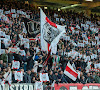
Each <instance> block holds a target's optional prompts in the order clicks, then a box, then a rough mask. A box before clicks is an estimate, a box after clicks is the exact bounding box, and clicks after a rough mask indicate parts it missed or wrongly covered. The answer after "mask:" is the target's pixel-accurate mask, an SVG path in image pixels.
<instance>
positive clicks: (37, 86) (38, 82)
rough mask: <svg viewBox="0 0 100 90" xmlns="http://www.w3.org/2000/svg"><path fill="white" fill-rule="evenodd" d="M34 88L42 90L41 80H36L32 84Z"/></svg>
mask: <svg viewBox="0 0 100 90" xmlns="http://www.w3.org/2000/svg"><path fill="white" fill-rule="evenodd" d="M34 90H43V85H42V82H41V81H36V82H35V84H34Z"/></svg>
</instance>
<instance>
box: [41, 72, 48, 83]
mask: <svg viewBox="0 0 100 90" xmlns="http://www.w3.org/2000/svg"><path fill="white" fill-rule="evenodd" d="M40 81H42V82H46V81H49V76H48V73H40Z"/></svg>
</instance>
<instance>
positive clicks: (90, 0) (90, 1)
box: [85, 0, 93, 2]
mask: <svg viewBox="0 0 100 90" xmlns="http://www.w3.org/2000/svg"><path fill="white" fill-rule="evenodd" d="M85 1H90V2H92V1H93V0H85Z"/></svg>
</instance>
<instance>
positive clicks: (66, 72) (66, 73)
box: [64, 62, 78, 81]
mask: <svg viewBox="0 0 100 90" xmlns="http://www.w3.org/2000/svg"><path fill="white" fill-rule="evenodd" d="M67 66H68V67H69V68H70V69H71V70H72V71H73V72H75V73H77V72H76V71H75V70H74V68H73V67H72V66H71V64H70V63H69V62H68V64H67ZM64 74H65V75H67V76H68V77H69V78H71V79H72V80H73V81H76V79H77V78H76V77H74V75H73V74H71V73H69V72H68V71H66V69H65V70H64ZM77 76H78V73H77Z"/></svg>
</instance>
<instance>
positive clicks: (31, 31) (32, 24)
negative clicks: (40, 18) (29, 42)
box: [22, 17, 40, 38]
mask: <svg viewBox="0 0 100 90" xmlns="http://www.w3.org/2000/svg"><path fill="white" fill-rule="evenodd" d="M22 19H23V21H24V23H25V27H26V30H27V34H28V37H29V38H31V37H32V38H35V37H36V36H37V35H38V34H39V33H40V22H36V21H34V20H31V19H28V18H24V17H23V18H22Z"/></svg>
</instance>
